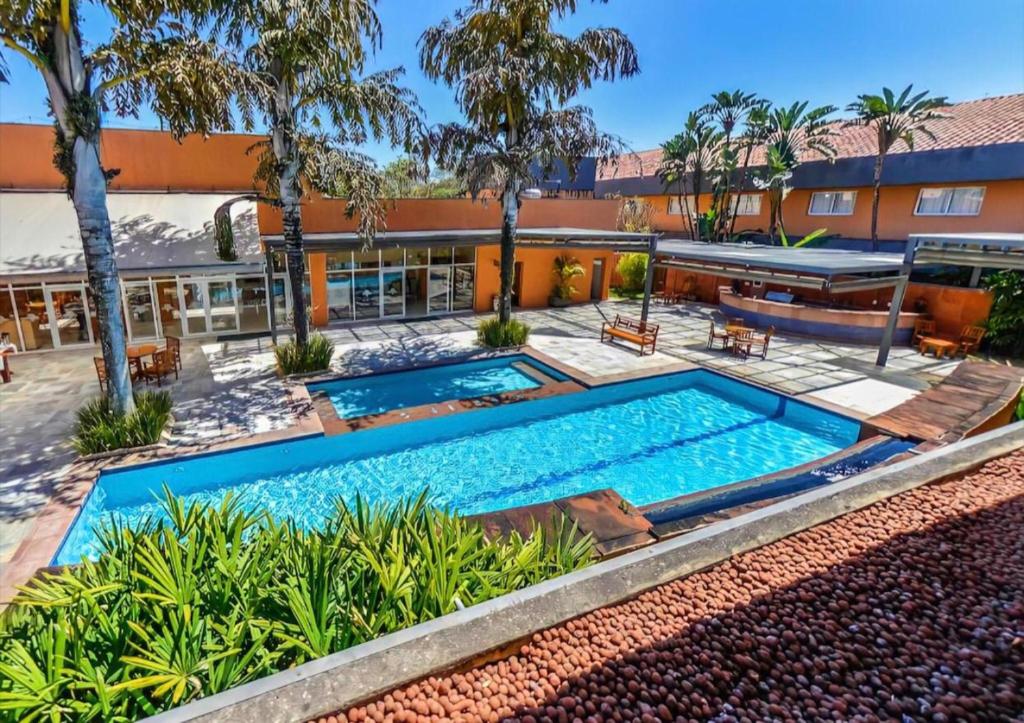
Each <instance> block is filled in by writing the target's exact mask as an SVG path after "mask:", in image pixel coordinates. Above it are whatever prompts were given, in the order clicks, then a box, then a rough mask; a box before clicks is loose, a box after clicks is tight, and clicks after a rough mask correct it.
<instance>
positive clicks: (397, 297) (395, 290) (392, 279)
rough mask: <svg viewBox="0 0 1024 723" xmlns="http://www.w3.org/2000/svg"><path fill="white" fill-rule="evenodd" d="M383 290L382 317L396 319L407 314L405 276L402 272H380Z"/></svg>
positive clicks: (384, 270)
mask: <svg viewBox="0 0 1024 723" xmlns="http://www.w3.org/2000/svg"><path fill="white" fill-rule="evenodd" d="M380 279H381V289H382V291H383V293H382V294H381V316H383V317H394V316H403V315H404V314H405V288H404V283H403V282H404V279H405V274H404V273H403V272H402V271H388V270H386V269H383V270H381V272H380Z"/></svg>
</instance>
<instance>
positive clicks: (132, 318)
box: [122, 281, 160, 341]
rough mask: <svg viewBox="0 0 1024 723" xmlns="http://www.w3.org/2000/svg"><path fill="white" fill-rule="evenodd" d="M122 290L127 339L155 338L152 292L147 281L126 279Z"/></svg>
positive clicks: (155, 322) (154, 313)
mask: <svg viewBox="0 0 1024 723" xmlns="http://www.w3.org/2000/svg"><path fill="white" fill-rule="evenodd" d="M122 288H123V291H124V309H125V318H126V319H127V321H128V339H129V340H131V341H136V340H141V339H156V338H158V337H159V336H160V331H159V329H158V328H157V321H156V308H155V305H154V303H153V299H154V296H155V295H154V293H153V288H152V286H151V284H150V282H149V281H126V282H125V283H124V286H123V287H122Z"/></svg>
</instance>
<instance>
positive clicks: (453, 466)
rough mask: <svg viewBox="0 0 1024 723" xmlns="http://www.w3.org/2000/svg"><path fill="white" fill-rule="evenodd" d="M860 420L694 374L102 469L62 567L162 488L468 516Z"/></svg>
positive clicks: (797, 445) (736, 472)
mask: <svg viewBox="0 0 1024 723" xmlns="http://www.w3.org/2000/svg"><path fill="white" fill-rule="evenodd" d="M858 431H859V423H857V422H855V421H853V420H850V419H847V418H845V417H841V416H839V415H836V414H832V413H829V412H826V411H823V410H821V409H818V408H815V407H812V406H809V405H806V404H804V403H802V402H798V401H795V400H793V399H789V398H786V397H782V396H779V395H777V394H773V393H771V392H768V391H765V390H763V389H759V388H756V387H752V386H750V385H747V384H744V383H742V382H737V381H734V380H731V379H727V378H725V377H723V376H720V375H717V374H714V373H712V372H708V371H704V370H696V371H689V372H682V373H678V374H671V375H666V376H661V377H654V378H649V379H643V380H638V381H630V382H622V383H619V384H612V385H609V386H605V387H600V388H596V389H591V390H588V391H585V392H578V393H574V394H566V395H562V396H557V397H548V398H545V399H539V400H535V401H527V402H520V403H516V404H506V405H501V406H496V407H488V408H484V409H479V410H474V411H471V412H466V413H463V414H456V415H450V416H447V417H442V418H435V419H426V420H422V421H415V422H407V423H404V424H396V425H392V426H389V427H381V428H375V429H368V430H365V431H359V432H353V433H350V434H343V435H338V436H334V437H316V438H312V439H305V440H298V441H293V442H284V443H277V444H272V445H264V446H260V447H253V448H248V449H243V450H236V451H230V452H223V453H217V454H209V455H205V456H200V457H193V458H188V459H181V460H177V461H168V462H161V463H158V464H152V465H148V466H141V467H135V468H129V469H123V470H118V471H111V472H105V473H103V474H102V475H101V476H100V479H99V481H98V482H97V484H96V486H95V488H94V489H93V492H92V494H91V495H90V496H89V499H88V500H87V502H86V504H85V506H84V508H83V509H82V511H81V514H80V515H79V517H78V519H77V520H76V521H75V523H74V525H73V526H72V528H71V531H70V532H69V534H68V536H67V538H66V539H65V541H64V544H63V546H62V547H61V549H60V551H59V552H58V554H57V557H56V560H55V562H56V563H72V562H76V561H78V560H79V559H81V557H82V556H83V555H84V556H94V555H95V553H96V537H95V535H94V533H93V528H94V526H96V525H97V524H98V523H100V522H101V521H103V520H105V519H109V518H110V517H116V518H118V519H120V520H121V521H123V522H126V523H128V524H136V523H138V522H139V521H141V520H142V519H144V518H145V517H146V516H149V515H157V514H159V505H158V504H157V502H156V498H157V497H158V496H159V495H160V490H161V486H162V485H167V486H168V487H169V488H170V489H171V490H172V491H173V492H174V493H176V494H178V495H181V496H184V497H185V498H186V500H187V501H188V502H210V503H216V502H218V501H219V500H221V499H222V498H223V497H224V495H225V494H226V493H227V492H229V491H231V492H233V493H235V494H236V495H238V496H240V497H241V500H242V502H243V504H244V505H245V506H247V507H249V508H251V509H254V510H266V511H269V512H270V513H271V514H273V515H275V516H278V517H281V518H289V519H292V520H294V521H295V522H296V523H297V524H300V525H302V526H306V527H314V526H317V525H319V524H321V523H322V521H323V519H324V516H325V515H327V514H328V513H329V512H330V511H331V509H332V508H333V506H334V504H335V501H336V500H337V499H339V498H341V499H345V500H352V499H354V498H355V496H356V493H357V492H358V493H361V494H362V495H364V497H366V498H368V499H370V500H371V501H372V500H394V499H398V498H400V497H403V496H408V495H414V494H417V493H419V492H420V491H421V490H422V489H423V488H424V487H429V488H430V491H431V498H432V500H433V501H434V502H435V503H437V504H439V505H447V506H450V507H451V508H453V509H456V510H458V511H460V512H462V513H467V514H469V513H478V512H488V511H492V510H498V509H503V508H506V507H513V506H516V505H525V504H532V503H535V502H543V501H547V500H552V499H557V498H560V497H565V496H568V495H574V494H580V493H583V492H588V491H591V490H595V489H600V488H604V487H611V488H613V489H615V490H616V491H617V492H618V493H619V494H620V495H622V496H623V497H624V498H626V499H627V500H629V501H630V502H632V503H633V504H636V505H645V504H649V503H652V502H657V501H660V500H666V499H669V498H672V497H676V496H678V495H682V494H687V493H690V492H698V491H701V490H706V489H712V488H714V487H717V486H720V485H725V484H729V483H732V482H736V481H739V480H744V479H749V478H751V477H756V476H758V475H763V474H767V473H769V472H776V471H778V470H781V469H785V468H788V467H792V466H794V465H798V464H803V463H805V462H809V461H812V460H815V459H818V458H820V457H823V456H825V455H828V454H831V453H833V452H835V451H837V450H839V449H841V448H843V447H846V446H848V445H850V444H852V443H853V442H855V441H856V439H857V435H858Z"/></svg>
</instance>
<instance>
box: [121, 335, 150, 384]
mask: <svg viewBox="0 0 1024 723" xmlns="http://www.w3.org/2000/svg"><path fill="white" fill-rule="evenodd" d="M156 349H157V347H156V344H139V345H138V346H129V347H126V348H125V350H124V353H125V356H127V357H128V363H129V364H131V365H132V366H133V367H134V368H135V371H134V372H132V379H141V378H142V360H143V359H144V358H145V357H147V356H149V355H150V354H152V353H153V352H155V351H156Z"/></svg>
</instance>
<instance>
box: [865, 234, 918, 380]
mask: <svg viewBox="0 0 1024 723" xmlns="http://www.w3.org/2000/svg"><path fill="white" fill-rule="evenodd" d="M916 253H917V241H916V240H915V239H910V240H908V241H907V249H906V251H904V252H903V266H901V267H900V275H901V276H902V277H903V278H902V279H901V280H900V281H899V282H898V283H897V284H896V286H895V287H894V288H893V290H892V304H890V306H889V318H888V319H887V320H886V322H885V332H883V334H882V342H881V344H879V346H878V356H877V357H876V358H875V366H880V367H884V366H885V364H886V362H887V361H889V351H890V350H891V349H892V341H893V339H894V338H895V337H896V326H897V325H898V324H899V320H900V310H901V309H902V308H903V298H904V297H905V296H906V295H907V284H909V283H910V272H911V270H912V269H913V268H914V255H915V254H916Z"/></svg>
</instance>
